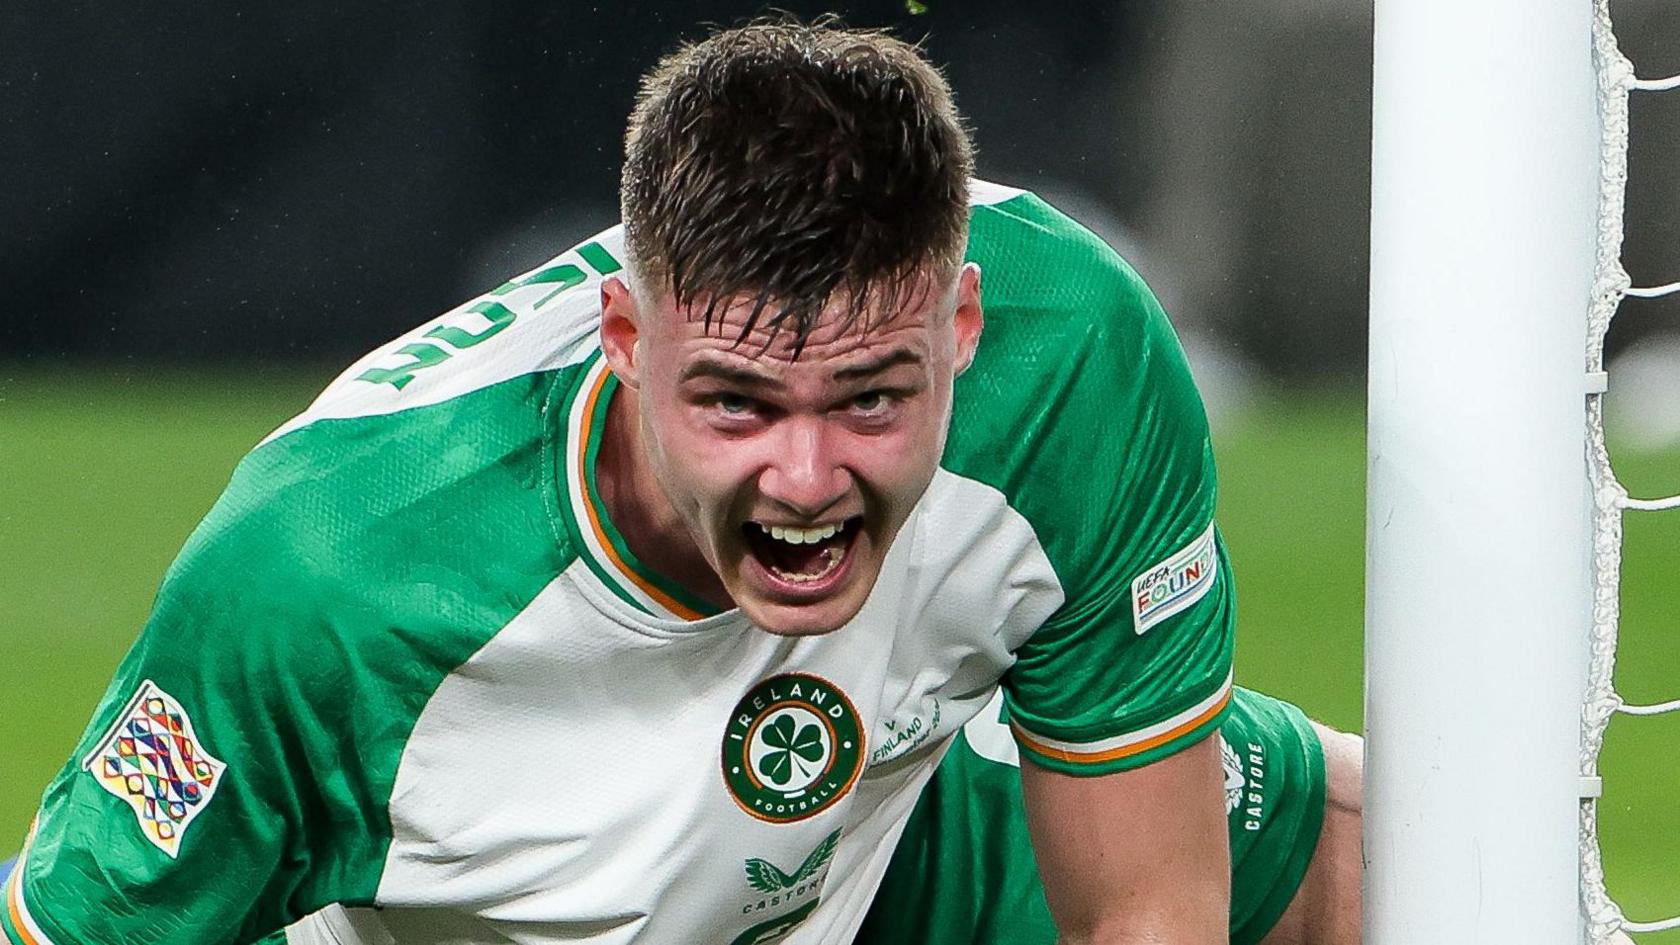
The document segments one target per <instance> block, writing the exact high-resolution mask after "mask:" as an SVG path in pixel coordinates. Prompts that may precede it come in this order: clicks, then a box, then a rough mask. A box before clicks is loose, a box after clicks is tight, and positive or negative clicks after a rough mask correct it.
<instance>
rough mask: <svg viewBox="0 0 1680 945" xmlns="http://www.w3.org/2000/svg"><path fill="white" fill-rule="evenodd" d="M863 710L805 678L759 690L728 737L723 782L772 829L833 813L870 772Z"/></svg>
mask: <svg viewBox="0 0 1680 945" xmlns="http://www.w3.org/2000/svg"><path fill="white" fill-rule="evenodd" d="M863 758H864V751H863V731H862V729H861V728H860V726H859V725H858V717H857V710H856V709H854V708H853V707H852V703H851V700H849V699H847V698H846V695H845V693H843V692H841V691H840V690H839V688H838V687H836V686H834V685H833V684H832V683H830V682H828V681H827V680H824V679H819V678H817V677H816V676H809V675H806V674H803V673H788V674H784V675H781V676H772V677H770V678H769V679H766V680H764V681H763V682H761V683H759V684H758V685H756V686H754V687H753V688H752V689H751V690H750V691H749V692H748V693H747V694H746V695H745V696H744V697H742V699H741V701H740V702H738V703H736V705H735V711H734V712H732V713H731V714H730V718H729V724H728V726H727V728H725V730H724V735H723V783H724V785H725V786H727V787H728V788H729V794H730V796H731V797H733V798H734V799H735V803H737V804H739V805H740V806H741V809H742V810H744V811H746V812H747V813H749V814H751V815H753V816H754V817H757V818H758V819H759V820H765V821H769V822H771V823H777V824H785V823H791V822H793V821H796V820H804V819H805V818H807V817H812V816H815V815H816V814H818V813H821V812H822V811H824V810H827V809H828V808H829V807H830V806H831V805H833V804H834V802H835V801H838V800H839V799H840V798H841V797H843V796H844V795H845V793H846V792H847V791H848V790H850V789H851V787H852V784H853V782H855V781H856V780H857V776H858V772H860V771H862V770H863Z"/></svg>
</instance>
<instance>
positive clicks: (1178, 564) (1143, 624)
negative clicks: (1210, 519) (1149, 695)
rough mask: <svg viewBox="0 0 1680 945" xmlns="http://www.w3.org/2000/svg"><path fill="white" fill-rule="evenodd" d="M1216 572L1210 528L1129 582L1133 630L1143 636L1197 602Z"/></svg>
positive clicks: (1211, 529) (1217, 561)
mask: <svg viewBox="0 0 1680 945" xmlns="http://www.w3.org/2000/svg"><path fill="white" fill-rule="evenodd" d="M1218 573H1219V554H1218V553H1217V551H1216V550H1215V546H1214V532H1213V525H1212V524H1211V523H1210V524H1209V525H1208V527H1207V531H1205V532H1202V533H1201V534H1200V535H1198V536H1197V537H1196V538H1195V540H1194V541H1191V542H1190V544H1188V545H1185V546H1184V547H1183V548H1180V549H1179V550H1178V551H1175V552H1173V554H1172V555H1171V556H1169V557H1168V558H1167V560H1165V561H1162V562H1161V563H1160V564H1157V565H1155V566H1154V567H1151V568H1150V569H1149V570H1147V571H1145V572H1143V573H1142V574H1140V575H1138V577H1137V579H1136V580H1134V581H1132V628H1133V629H1134V630H1136V631H1137V632H1138V635H1139V636H1142V635H1143V634H1144V633H1145V632H1147V631H1148V630H1149V628H1150V627H1153V626H1155V625H1156V624H1158V623H1160V622H1161V621H1163V620H1165V619H1167V618H1168V617H1171V616H1172V615H1173V614H1176V613H1178V612H1180V611H1182V610H1184V609H1185V608H1186V607H1189V606H1190V605H1191V604H1194V603H1195V602H1196V601H1199V600H1201V599H1202V598H1203V597H1204V596H1206V595H1207V592H1208V590H1209V589H1210V588H1212V587H1213V579H1214V577H1215V576H1216V575H1217V574H1218Z"/></svg>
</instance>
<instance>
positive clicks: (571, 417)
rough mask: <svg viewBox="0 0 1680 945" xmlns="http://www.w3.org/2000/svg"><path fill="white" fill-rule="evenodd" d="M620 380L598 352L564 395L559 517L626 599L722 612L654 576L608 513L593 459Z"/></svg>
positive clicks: (674, 614)
mask: <svg viewBox="0 0 1680 945" xmlns="http://www.w3.org/2000/svg"><path fill="white" fill-rule="evenodd" d="M617 389H618V379H617V378H616V377H614V376H613V373H612V371H610V370H608V369H607V359H606V358H605V357H604V356H602V354H601V353H600V352H599V351H597V352H596V353H595V354H594V355H593V356H592V357H591V358H590V359H589V360H588V361H587V362H585V364H584V369H583V371H582V372H580V375H579V380H578V381H577V382H576V383H575V385H574V386H573V388H572V390H571V392H570V394H569V395H568V399H567V403H566V407H565V416H566V438H565V444H566V448H565V456H564V457H563V459H562V462H563V465H564V466H565V481H566V490H565V492H566V495H565V498H564V501H563V502H562V511H563V512H564V513H565V514H564V515H563V516H562V517H563V518H564V519H565V520H566V525H567V527H568V529H569V530H570V531H571V532H572V539H573V540H574V541H575V542H576V543H577V547H578V548H579V550H580V553H581V554H582V556H583V558H584V560H585V562H586V563H587V564H588V565H589V568H590V570H591V571H593V572H595V575H596V577H599V578H600V579H601V581H602V583H604V584H606V586H607V587H608V589H610V590H611V591H612V592H613V593H614V594H616V595H618V597H620V598H621V599H623V600H624V601H625V602H626V603H628V604H630V605H631V606H633V607H635V608H637V609H638V610H641V611H642V612H644V613H647V614H649V615H651V616H654V617H658V618H661V619H665V620H703V619H705V618H707V617H710V616H714V615H716V614H718V613H720V611H719V610H718V609H717V608H716V607H714V606H712V605H711V604H709V603H707V602H705V601H703V600H701V599H700V598H698V597H696V596H695V595H694V594H691V593H689V592H688V591H687V590H685V589H684V588H683V587H682V586H681V585H679V584H677V583H676V582H675V581H672V580H670V579H669V578H666V577H665V576H663V575H660V574H656V573H654V572H653V571H652V570H650V569H649V568H648V567H647V566H645V565H643V564H642V562H641V561H640V560H638V559H637V558H636V556H635V554H634V553H632V552H631V551H630V547H629V546H628V545H627V544H625V542H624V536H623V535H621V534H619V531H618V529H617V528H614V527H613V524H612V520H611V519H610V518H608V517H607V509H606V506H605V505H603V504H602V502H601V493H600V490H599V489H597V488H596V482H595V463H596V458H597V457H598V456H599V454H600V452H601V440H602V434H603V432H604V431H605V429H606V425H607V405H608V404H610V403H611V402H612V395H613V392H614V391H616V390H617Z"/></svg>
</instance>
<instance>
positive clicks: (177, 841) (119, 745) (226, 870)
mask: <svg viewBox="0 0 1680 945" xmlns="http://www.w3.org/2000/svg"><path fill="white" fill-rule="evenodd" d="M227 501H228V500H227V498H226V497H224V503H223V506H224V507H219V513H221V514H218V512H213V513H212V515H211V518H210V519H208V520H207V521H206V523H205V524H204V525H202V526H200V528H199V530H198V531H197V532H196V533H195V534H194V536H193V538H192V539H191V540H189V543H188V546H187V548H186V549H185V550H184V551H183V553H182V555H181V557H180V558H179V559H178V560H177V561H176V563H175V565H174V566H173V567H172V568H171V569H170V572H169V574H168V576H167V577H166V579H165V581H164V584H163V586H162V588H161V590H160V592H159V595H158V598H157V600H156V602H155V605H154V609H153V612H152V614H151V616H150V618H149V620H148V622H147V624H146V626H145V628H144V629H143V631H142V632H141V634H140V636H139V638H138V640H137V641H136V643H135V644H134V646H133V648H132V649H131V650H130V652H129V653H128V654H127V656H126V657H125V658H124V660H123V662H122V663H121V665H120V666H119V668H118V670H117V673H116V676H115V678H114V679H113V681H112V682H111V684H110V687H109V688H108V690H107V692H106V693H105V695H104V697H103V699H102V700H101V702H100V704H99V706H98V708H97V710H96V711H95V713H94V717H93V719H92V721H91V722H90V723H89V726H88V728H87V729H86V731H85V733H84V734H83V736H82V738H81V739H80V742H79V744H78V745H77V747H76V749H75V752H74V754H73V755H72V757H71V758H70V759H69V761H68V762H67V763H66V764H65V766H64V767H63V769H62V770H61V771H60V772H59V774H58V775H57V776H56V777H55V778H54V779H53V781H52V782H51V783H50V785H49V786H48V787H47V790H46V792H45V795H44V797H43V800H42V804H41V807H40V810H39V812H38V814H37V815H36V819H35V824H34V826H33V828H32V830H31V834H30V838H29V840H28V842H27V843H26V845H25V847H24V851H23V854H22V856H21V858H20V860H19V863H18V866H17V869H16V870H15V871H14V872H13V874H12V877H11V878H10V880H9V882H8V885H7V887H6V890H5V894H6V908H5V909H4V910H0V916H3V918H0V929H3V930H4V932H5V938H6V940H7V941H9V942H12V943H17V945H50V943H56V945H69V943H76V945H117V943H123V945H133V943H148V942H156V943H163V942H195V943H245V942H253V941H257V940H259V939H261V938H262V937H263V936H264V935H267V934H270V933H272V932H273V931H275V930H277V929H279V928H281V927H282V926H284V925H285V924H287V923H288V922H290V921H292V920H294V919H296V918H297V917H299V916H301V915H303V914H305V913H307V912H309V911H312V910H313V909H314V908H318V907H319V903H321V902H325V901H335V900H346V899H348V900H356V899H362V900H364V901H365V900H367V899H369V898H370V897H371V895H372V887H371V885H370V883H369V879H370V872H369V869H370V866H372V865H373V864H372V863H371V862H370V860H371V857H372V855H373V854H374V852H375V851H374V850H373V849H371V848H370V844H369V840H370V839H377V838H376V837H374V838H369V827H368V824H369V823H370V822H371V818H370V814H371V812H372V811H373V810H374V809H375V805H374V804H373V803H371V801H370V799H369V794H368V792H367V790H366V788H367V785H366V784H365V783H363V782H362V779H361V775H360V773H359V772H358V771H357V770H356V769H355V768H354V766H353V765H351V764H348V763H347V762H348V761H349V759H348V758H347V757H346V755H348V754H349V753H348V752H346V751H345V750H344V748H343V745H342V742H341V740H340V738H339V737H338V735H337V734H335V733H341V732H343V731H344V730H345V728H344V722H345V719H344V718H343V713H344V712H345V711H346V710H345V706H346V704H348V703H351V702H353V700H350V699H346V698H345V695H346V694H348V693H350V692H352V691H354V688H355V687H354V684H353V682H352V680H350V679H349V678H347V674H346V667H347V663H346V658H345V656H344V654H343V652H342V649H341V648H337V647H334V646H331V645H328V641H329V640H330V639H331V635H330V631H331V628H330V627H327V626H323V625H322V624H321V622H320V620H319V618H317V617H315V616H313V614H314V613H315V612H316V611H317V610H318V608H317V607H316V603H317V602H318V601H319V597H320V594H321V588H320V583H319V581H318V580H316V579H315V578H313V577H311V576H310V575H309V574H308V570H307V568H304V567H302V566H300V565H299V563H298V561H297V559H296V558H295V557H294V556H290V555H278V554H276V553H275V552H274V550H273V549H274V548H275V547H276V546H284V545H285V544H286V542H285V541H284V540H283V539H277V540H276V541H272V542H271V541H265V540H264V538H263V536H264V534H265V533H266V534H268V535H269V536H271V537H273V536H277V535H278V534H280V533H279V532H276V531H273V530H271V526H273V525H274V523H273V522H269V521H263V519H265V518H266V516H265V515H261V514H259V515H255V516H251V515H242V514H239V513H237V512H235V513H234V514H232V515H231V516H230V515H229V514H228V511H229V510H227V509H226V508H225V504H226V503H227ZM230 517H231V518H234V519H240V521H238V522H236V523H234V524H232V526H231V527H225V526H227V525H228V519H229V518H230ZM311 641H312V642H311ZM329 694H331V695H330V696H329ZM377 832H378V831H377V829H375V830H374V834H375V835H376V834H377ZM374 870H375V871H374V872H373V873H371V876H372V877H374V878H376V877H377V872H376V867H374Z"/></svg>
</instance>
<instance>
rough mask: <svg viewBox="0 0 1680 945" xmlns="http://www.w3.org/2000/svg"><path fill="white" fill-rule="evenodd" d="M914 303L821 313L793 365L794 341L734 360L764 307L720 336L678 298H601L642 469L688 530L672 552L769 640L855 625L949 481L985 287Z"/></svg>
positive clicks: (922, 292)
mask: <svg viewBox="0 0 1680 945" xmlns="http://www.w3.org/2000/svg"><path fill="white" fill-rule="evenodd" d="M940 283H943V284H940ZM907 296H908V298H907V301H906V302H905V304H903V305H902V306H901V307H900V308H899V309H898V310H897V311H894V312H874V311H872V312H871V313H870V314H869V317H868V319H867V328H865V327H860V326H858V325H853V326H850V327H848V328H846V329H844V330H841V329H839V328H838V327H836V326H837V324H838V322H839V319H838V318H837V317H834V316H835V315H836V314H837V313H836V312H832V311H831V312H825V313H824V314H825V317H824V318H823V319H822V320H821V322H820V324H819V327H818V328H817V329H816V331H815V332H814V333H813V334H812V336H811V337H810V338H809V339H808V340H807V342H806V344H805V346H804V348H803V349H802V350H801V351H800V352H799V354H798V356H797V357H795V356H794V352H793V335H792V332H791V331H788V330H783V331H780V332H777V333H775V334H773V335H772V334H771V333H769V332H767V331H765V330H764V329H762V328H755V329H754V331H753V332H752V333H751V334H749V335H748V336H747V337H746V339H745V340H744V341H741V342H739V343H737V341H736V339H737V338H739V337H740V331H741V326H742V325H744V324H745V323H746V319H747V317H748V315H749V313H750V312H751V310H752V302H751V300H750V299H749V300H746V301H743V302H738V303H736V304H733V305H731V306H730V307H729V308H728V309H726V310H724V311H723V315H722V318H721V320H720V319H718V318H716V317H714V320H713V324H712V326H711V328H710V329H707V328H706V327H705V325H704V324H703V322H702V320H701V319H700V318H699V316H698V313H696V312H690V311H686V310H678V309H677V308H676V307H675V305H674V303H673V302H672V300H671V298H670V295H669V293H666V294H664V296H663V297H660V298H657V299H649V298H647V297H646V296H642V295H639V296H636V297H632V295H631V294H630V292H629V291H628V290H627V289H626V287H625V286H624V285H623V283H621V282H618V281H617V280H611V281H609V283H608V284H607V286H606V287H605V288H604V289H603V301H604V306H603V308H604V315H603V321H602V338H603V347H604V348H605V349H606V353H607V357H608V361H609V363H610V364H611V366H612V369H613V371H614V373H615V374H617V375H618V376H619V379H620V381H621V382H622V383H624V384H625V385H626V386H627V387H629V388H631V389H632V390H633V392H634V394H633V396H634V397H635V398H636V401H637V405H638V412H639V414H640V442H641V447H642V448H641V450H640V451H639V452H640V453H641V454H642V455H641V456H640V458H639V460H640V461H641V462H644V463H646V471H647V472H650V473H651V476H652V478H653V479H654V480H655V481H656V482H657V483H658V486H659V491H660V492H662V493H663V498H664V499H665V500H667V501H668V502H669V503H670V506H671V508H670V512H672V513H674V518H675V520H677V521H680V522H681V525H682V526H684V527H685V528H686V531H687V535H686V536H682V535H673V536H671V540H675V541H681V540H683V539H685V538H686V539H691V540H692V542H693V543H694V545H695V546H697V551H698V553H699V554H700V555H701V556H702V557H703V558H704V559H705V561H706V563H707V564H709V565H710V566H711V568H712V570H713V571H715V572H716V573H717V575H718V577H719V579H720V580H721V582H722V584H723V587H724V589H725V590H726V591H727V593H728V594H729V596H730V597H731V598H732V599H733V600H734V602H735V603H736V605H737V606H739V607H740V608H741V609H742V610H743V611H745V613H746V615H747V616H748V617H749V618H750V619H751V620H752V621H753V622H754V623H755V624H757V625H758V626H760V627H762V628H764V629H765V630H769V631H771V632H773V633H781V634H790V635H797V634H814V633H826V632H828V631H830V630H834V629H835V628H837V627H839V626H841V625H842V624H844V623H845V622H846V621H848V620H850V619H851V618H852V617H853V616H855V615H856V614H857V612H858V610H859V608H861V607H862V606H863V602H864V600H865V598H867V597H868V595H869V591H870V589H871V588H872V587H874V585H875V580H876V578H877V577H878V576H879V575H880V571H881V564H882V560H883V558H884V557H885V556H886V553H887V548H888V546H889V545H890V544H891V543H892V540H893V538H894V536H895V535H897V534H898V530H899V528H900V527H901V526H903V524H904V522H905V520H906V519H907V518H908V517H909V514H910V510H911V508H912V507H913V506H914V505H915V504H916V502H917V500H918V499H920V498H921V495H922V493H923V491H925V490H926V489H927V485H928V483H929V482H930V481H931V480H932V478H933V474H934V471H935V469H936V468H937V467H938V464H939V457H940V455H941V453H942V451H943V450H944V446H945V435H946V431H947V429H948V428H949V425H950V419H951V389H952V381H953V379H954V378H955V376H956V375H957V374H958V373H960V371H961V370H962V369H964V368H966V367H967V366H968V363H969V361H970V360H971V359H972V358H973V354H974V347H975V343H976V342H977V341H978V339H979V334H980V327H981V314H980V291H979V270H978V268H976V267H974V266H973V265H969V266H966V267H964V268H963V269H962V270H961V271H960V272H959V273H958V275H957V276H956V277H955V278H954V279H952V278H950V277H947V278H946V279H944V280H938V281H937V282H936V280H935V278H934V277H933V276H932V275H926V274H924V275H923V276H922V277H921V278H919V279H918V280H917V282H916V283H915V289H914V290H913V291H911V292H909V293H907ZM637 298H640V299H642V301H643V303H644V304H642V305H638V304H637V301H636V299H637ZM631 461H636V459H634V458H633V459H632V460H631ZM673 530H674V529H673Z"/></svg>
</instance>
